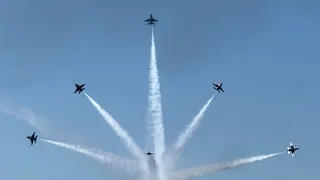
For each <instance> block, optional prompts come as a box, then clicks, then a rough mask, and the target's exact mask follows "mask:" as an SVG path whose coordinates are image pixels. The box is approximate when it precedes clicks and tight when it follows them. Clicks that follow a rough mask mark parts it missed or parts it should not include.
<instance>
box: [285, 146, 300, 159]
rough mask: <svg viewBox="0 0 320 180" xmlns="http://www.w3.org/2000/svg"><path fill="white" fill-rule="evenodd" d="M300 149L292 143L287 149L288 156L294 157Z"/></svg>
mask: <svg viewBox="0 0 320 180" xmlns="http://www.w3.org/2000/svg"><path fill="white" fill-rule="evenodd" d="M298 149H300V147H294V146H293V144H292V142H291V143H290V147H287V151H288V154H291V156H292V157H294V152H295V151H297V150H298Z"/></svg>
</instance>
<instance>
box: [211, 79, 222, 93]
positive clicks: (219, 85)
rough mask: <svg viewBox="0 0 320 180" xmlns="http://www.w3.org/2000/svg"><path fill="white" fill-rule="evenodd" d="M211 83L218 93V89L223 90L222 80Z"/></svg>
mask: <svg viewBox="0 0 320 180" xmlns="http://www.w3.org/2000/svg"><path fill="white" fill-rule="evenodd" d="M213 85H214V87H213V89H215V90H217V91H218V92H219V93H220V91H222V92H224V90H223V89H222V82H221V83H219V84H215V83H213Z"/></svg>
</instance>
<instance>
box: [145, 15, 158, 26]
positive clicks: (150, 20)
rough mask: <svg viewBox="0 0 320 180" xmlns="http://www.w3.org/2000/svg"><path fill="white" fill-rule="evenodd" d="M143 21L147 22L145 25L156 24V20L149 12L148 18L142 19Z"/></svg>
mask: <svg viewBox="0 0 320 180" xmlns="http://www.w3.org/2000/svg"><path fill="white" fill-rule="evenodd" d="M144 22H148V24H147V25H156V24H155V23H154V22H158V20H156V19H153V17H152V14H150V18H149V19H146V20H144Z"/></svg>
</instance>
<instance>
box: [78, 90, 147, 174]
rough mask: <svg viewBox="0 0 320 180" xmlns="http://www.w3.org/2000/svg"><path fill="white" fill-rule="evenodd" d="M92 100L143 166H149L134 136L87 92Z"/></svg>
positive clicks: (144, 167)
mask: <svg viewBox="0 0 320 180" xmlns="http://www.w3.org/2000/svg"><path fill="white" fill-rule="evenodd" d="M84 94H85V95H86V96H87V98H88V99H89V100H90V102H91V103H92V105H93V106H94V107H95V108H96V109H97V110H98V112H99V113H100V114H101V115H102V116H103V118H104V120H105V121H106V122H107V123H108V124H109V126H110V127H111V128H112V129H113V130H114V131H115V132H116V133H117V135H118V136H119V137H120V138H121V139H123V140H124V142H125V144H126V146H127V148H128V149H129V151H130V152H131V153H133V155H135V156H136V157H137V158H138V159H139V160H140V161H141V163H142V168H143V169H146V168H147V163H146V158H145V156H144V153H143V152H142V150H141V149H140V148H139V146H138V145H137V144H136V143H135V142H134V140H133V139H132V137H131V136H130V135H129V134H128V132H127V131H126V130H124V129H123V128H122V127H121V126H120V124H119V123H118V122H117V121H116V120H114V119H113V117H112V116H111V115H110V114H109V113H107V112H106V111H105V110H104V109H103V108H102V107H101V106H100V105H99V104H98V103H97V102H96V101H95V100H93V99H92V98H91V97H90V96H89V95H88V94H87V93H84Z"/></svg>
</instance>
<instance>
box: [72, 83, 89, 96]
mask: <svg viewBox="0 0 320 180" xmlns="http://www.w3.org/2000/svg"><path fill="white" fill-rule="evenodd" d="M75 85H76V88H77V89H76V90H75V91H74V93H76V92H78V94H80V93H81V91H83V90H85V89H86V88H84V87H83V86H84V85H86V84H82V85H79V84H75Z"/></svg>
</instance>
